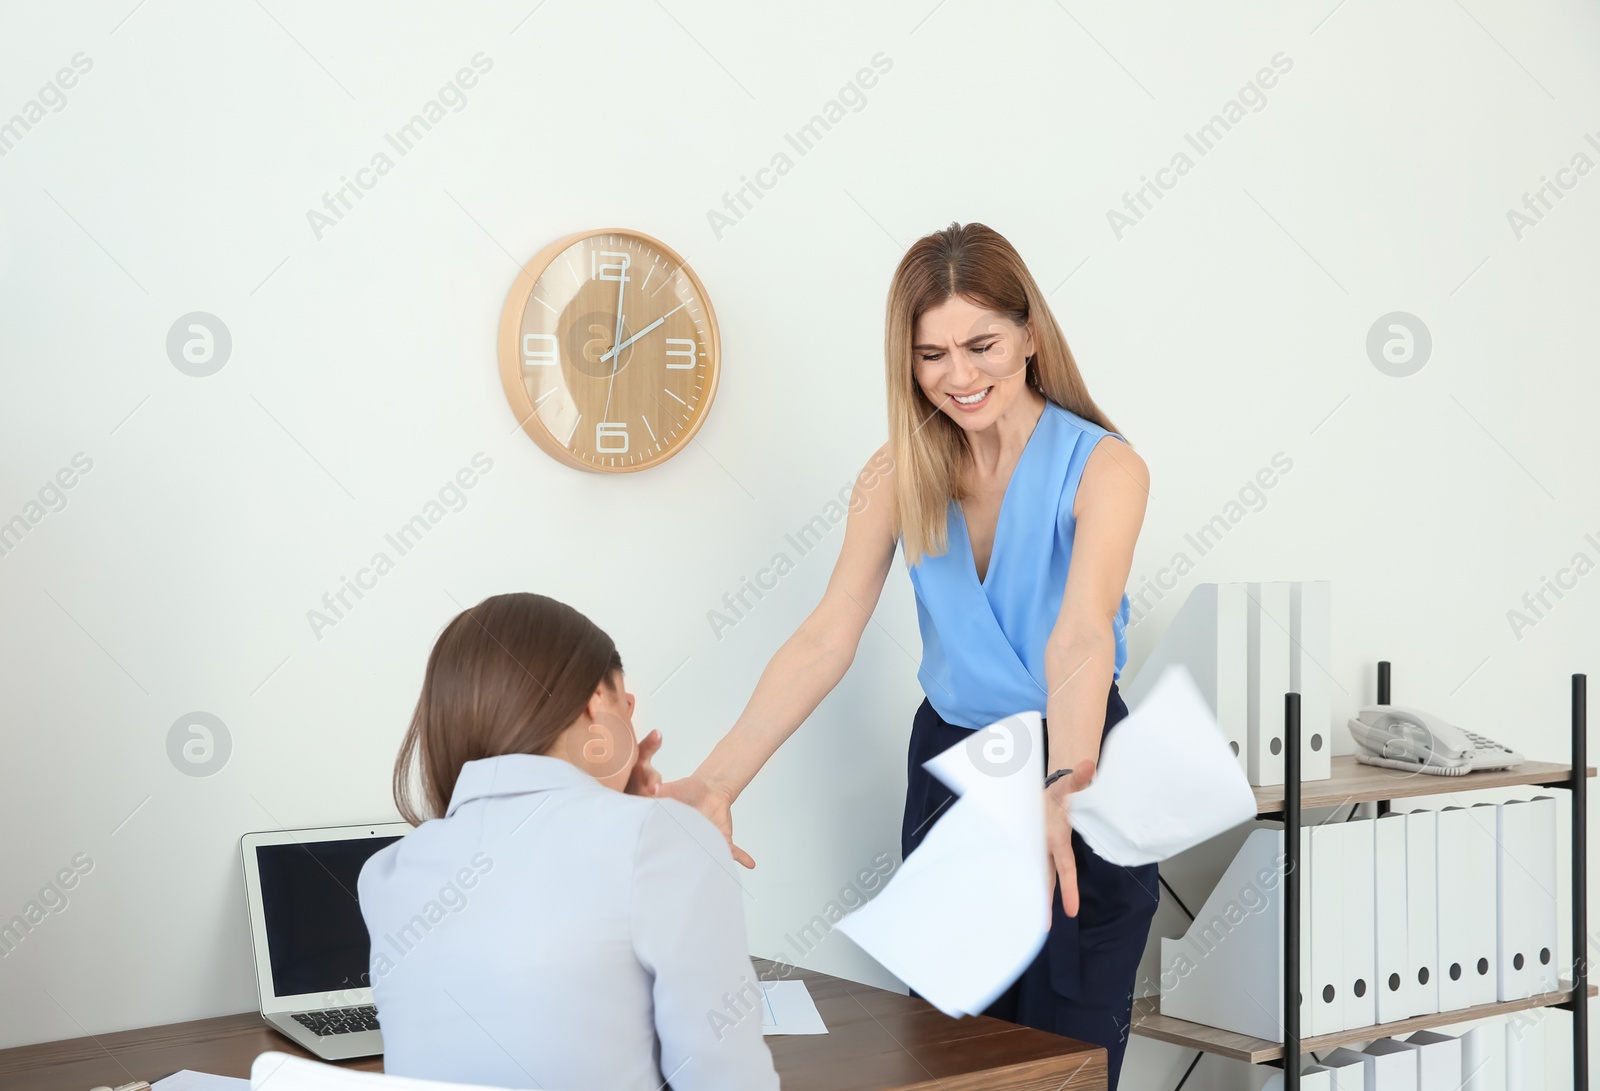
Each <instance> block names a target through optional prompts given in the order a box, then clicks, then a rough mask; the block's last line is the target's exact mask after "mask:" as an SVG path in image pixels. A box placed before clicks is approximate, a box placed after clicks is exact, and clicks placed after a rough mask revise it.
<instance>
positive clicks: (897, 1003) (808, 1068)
mask: <svg viewBox="0 0 1600 1091" xmlns="http://www.w3.org/2000/svg"><path fill="white" fill-rule="evenodd" d="M756 968H757V969H758V970H760V971H761V974H762V976H763V977H774V976H777V975H776V973H775V967H774V966H773V964H771V963H768V962H766V961H764V960H761V959H757V960H756ZM789 976H790V978H791V979H793V978H794V977H799V978H802V979H803V980H804V981H805V983H806V985H807V986H808V987H809V988H810V990H811V996H812V998H813V999H814V1000H815V1001H816V1003H817V1010H818V1011H819V1012H820V1013H821V1014H822V1020H823V1022H824V1023H826V1024H827V1025H828V1033H827V1034H822V1035H771V1036H769V1037H768V1038H767V1044H768V1045H769V1046H770V1047H771V1048H772V1059H773V1062H774V1063H775V1064H776V1065H777V1068H778V1073H779V1075H780V1077H781V1078H782V1081H783V1088H784V1091H978V1089H980V1088H981V1089H983V1091H1104V1089H1105V1086H1106V1051H1105V1050H1104V1049H1101V1048H1100V1047H1099V1046H1090V1045H1087V1044H1085V1043H1083V1042H1078V1041H1074V1040H1073V1039H1071V1038H1062V1037H1059V1036H1057V1035H1054V1034H1047V1033H1045V1032H1044V1031H1040V1030H1031V1029H1029V1028H1027V1027H1020V1026H1017V1025H1015V1024H1013V1023H1007V1022H1003V1021H1001V1020H998V1019H986V1018H983V1017H981V1016H980V1017H977V1018H968V1019H951V1018H949V1017H947V1016H945V1015H944V1014H943V1013H941V1012H940V1011H939V1010H938V1009H937V1008H934V1007H933V1006H932V1005H930V1004H928V1003H926V1002H925V1001H922V1000H914V999H912V998H911V997H909V996H901V995H900V994H899V993H893V992H887V991H885V990H883V989H876V988H873V987H872V986H870V985H858V984H856V983H855V982H853V981H845V980H843V979H842V978H837V977H830V976H828V975H827V974H819V973H813V972H812V971H810V970H798V971H795V972H793V973H791V974H790V975H789ZM269 1049H275V1050H279V1051H281V1052H284V1053H292V1054H295V1055H297V1056H302V1057H303V1056H307V1054H306V1053H305V1052H304V1051H303V1050H301V1049H300V1047H299V1046H297V1045H295V1044H294V1043H293V1042H291V1041H290V1040H289V1039H287V1038H285V1037H283V1036H282V1035H280V1034H278V1033H277V1032H276V1031H274V1030H273V1029H272V1028H270V1027H268V1026H267V1025H266V1023H264V1022H262V1020H261V1016H260V1015H258V1014H256V1013H254V1012H245V1013H243V1014H240V1015H223V1016H218V1017H217V1018H215V1019H197V1020H195V1021H194V1022H191V1023H173V1024H170V1025H168V1026H164V1027H149V1028H146V1029H143V1030H126V1031H120V1032H118V1033H115V1034H102V1035H99V1036H97V1037H94V1038H70V1039H67V1040H65V1041H60V1042H48V1043H44V1044H42V1045H33V1046H19V1047H17V1048H16V1049H8V1050H0V1087H3V1088H5V1089H6V1091H89V1088H91V1087H94V1086H96V1085H97V1084H107V1085H110V1086H112V1087H115V1086H116V1085H117V1084H121V1083H128V1082H130V1081H132V1080H136V1079H137V1080H149V1081H150V1082H151V1083H154V1082H155V1081H156V1080H158V1079H160V1078H161V1077H163V1076H169V1075H171V1074H172V1073H173V1072H176V1071H177V1070H178V1069H180V1068H192V1069H194V1070H196V1071H199V1072H213V1073H216V1074H218V1075H223V1076H249V1075H250V1062H251V1061H253V1060H254V1059H255V1057H256V1055H257V1054H259V1053H262V1052H265V1051H266V1050H269ZM346 1063H347V1064H348V1065H349V1066H350V1067H353V1068H358V1069H363V1070H366V1071H369V1072H378V1071H382V1068H383V1064H382V1060H381V1059H380V1058H377V1057H372V1058H368V1059H366V1060H362V1061H351V1062H346Z"/></svg>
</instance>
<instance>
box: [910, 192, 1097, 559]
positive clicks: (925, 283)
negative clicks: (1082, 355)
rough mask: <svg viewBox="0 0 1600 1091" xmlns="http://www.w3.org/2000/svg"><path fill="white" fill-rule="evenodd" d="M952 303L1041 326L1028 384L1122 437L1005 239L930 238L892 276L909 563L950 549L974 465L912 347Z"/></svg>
mask: <svg viewBox="0 0 1600 1091" xmlns="http://www.w3.org/2000/svg"><path fill="white" fill-rule="evenodd" d="M954 296H961V297H963V298H965V299H967V300H969V301H971V302H972V303H973V304H974V305H975V306H979V307H983V308H986V309H988V310H991V311H998V312H999V313H1001V314H1004V315H1006V316H1008V317H1009V318H1010V319H1011V321H1012V322H1014V323H1015V324H1016V325H1018V326H1021V325H1023V324H1025V323H1026V322H1027V321H1028V320H1029V319H1030V318H1031V319H1033V343H1034V355H1033V356H1030V357H1029V358H1028V363H1027V369H1028V374H1027V381H1028V383H1029V385H1031V386H1032V387H1034V389H1036V390H1038V391H1039V392H1040V393H1041V394H1043V395H1044V396H1045V397H1046V398H1048V399H1049V400H1050V401H1052V402H1054V403H1055V404H1056V405H1059V406H1061V407H1062V408H1064V409H1068V410H1070V411H1072V412H1073V413H1076V414H1077V415H1078V416H1080V417H1082V418H1084V419H1085V420H1089V421H1093V422H1094V423H1095V424H1098V425H1099V426H1100V427H1102V428H1104V429H1106V430H1107V431H1108V432H1115V431H1116V429H1115V428H1114V427H1113V426H1112V424H1111V421H1110V419H1109V418H1108V417H1107V416H1106V415H1105V414H1104V413H1102V412H1101V411H1100V407H1099V406H1097V405H1095V403H1094V399H1093V398H1091V397H1090V396H1089V390H1088V388H1087V387H1086V386H1085V385H1084V382H1083V376H1082V375H1080V374H1079V373H1078V364H1077V361H1076V360H1074V359H1073V358H1072V350H1071V349H1070V348H1069V347H1067V339H1066V336H1065V335H1064V334H1062V332H1061V327H1060V326H1058V325H1057V324H1056V319H1055V316H1054V315H1053V314H1051V313H1050V306H1049V304H1048V303H1046V302H1045V297H1044V293H1043V292H1041V291H1040V290H1039V286H1038V285H1037V284H1036V283H1034V279H1033V275H1032V274H1031V273H1029V272H1028V267H1027V266H1026V265H1025V264H1023V261H1022V257H1021V255H1019V254H1018V253H1017V251H1016V249H1015V248H1014V247H1013V246H1012V245H1011V244H1010V243H1009V242H1007V241H1006V240H1005V238H1004V236H1002V235H1001V234H1000V233H999V232H997V231H995V230H994V229H992V228H990V227H986V226H985V225H983V224H981V223H969V224H966V225H965V226H963V225H961V224H958V223H952V224H951V225H950V226H949V227H947V228H945V229H944V230H943V231H935V232H934V233H933V234H931V235H924V236H923V237H922V238H920V239H918V240H917V241H916V242H915V243H913V244H912V245H911V249H909V250H907V251H906V253H905V257H903V258H901V259H900V265H899V267H898V268H896V269H895V271H894V280H893V281H891V282H890V284H889V302H888V308H887V316H886V319H885V322H884V335H883V348H884V362H885V365H886V369H887V374H886V377H887V380H888V389H889V448H890V451H891V453H892V454H893V456H894V466H895V468H896V470H897V471H898V472H897V474H896V475H895V476H896V483H895V508H896V510H895V527H896V529H897V530H898V531H899V532H900V534H901V538H902V542H903V546H904V549H905V556H906V561H907V563H909V564H916V563H917V562H919V561H920V560H921V559H922V557H923V555H924V554H935V555H937V554H940V553H943V552H944V551H945V548H946V546H947V544H948V542H947V534H946V530H947V519H948V511H949V505H950V502H951V501H952V500H960V499H962V498H963V496H964V495H965V492H964V490H963V489H962V487H961V482H960V471H961V469H962V468H963V467H964V466H965V465H966V462H967V460H968V458H969V457H970V453H969V450H968V447H967V439H966V433H965V432H963V431H962V429H961V427H960V426H959V425H958V424H956V423H955V422H954V421H952V420H951V419H950V418H949V417H948V416H946V415H945V413H944V412H943V410H941V409H940V408H939V407H938V406H935V405H934V404H933V403H932V402H930V401H929V400H928V398H927V396H926V395H925V394H923V392H922V388H921V387H920V386H919V385H918V384H917V381H916V378H915V376H914V374H913V362H912V349H911V344H912V341H913V340H914V338H915V331H916V327H917V319H918V318H919V317H921V316H922V314H923V313H924V312H925V311H928V310H931V309H933V308H935V307H938V306H940V305H941V304H943V303H944V302H945V301H947V300H949V299H951V298H952V297H954Z"/></svg>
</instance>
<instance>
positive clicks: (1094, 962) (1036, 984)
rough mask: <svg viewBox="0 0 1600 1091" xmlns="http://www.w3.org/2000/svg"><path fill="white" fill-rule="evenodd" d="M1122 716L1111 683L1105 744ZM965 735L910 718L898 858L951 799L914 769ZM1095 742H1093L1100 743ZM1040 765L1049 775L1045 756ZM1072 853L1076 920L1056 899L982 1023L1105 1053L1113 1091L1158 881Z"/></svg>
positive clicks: (923, 712) (1083, 850)
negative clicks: (1034, 945)
mask: <svg viewBox="0 0 1600 1091" xmlns="http://www.w3.org/2000/svg"><path fill="white" fill-rule="evenodd" d="M1127 715H1128V706H1127V705H1126V704H1124V703H1123V700H1122V695H1121V694H1120V693H1118V692H1117V686H1116V683H1115V682H1113V683H1112V684H1111V689H1110V692H1109V693H1108V694H1107V697H1106V724H1105V734H1109V733H1110V732H1111V729H1112V728H1113V727H1114V726H1115V725H1116V724H1117V723H1118V721H1120V720H1122V719H1123V717H1125V716H1127ZM971 734H972V731H971V729H970V728H965V727H957V726H956V725H954V724H950V723H946V722H945V721H944V720H943V719H942V718H941V717H940V716H939V714H938V713H937V712H935V711H934V710H933V706H932V705H931V704H929V703H928V702H927V700H924V701H923V702H922V705H921V707H920V708H918V709H917V715H916V719H915V720H914V721H913V722H912V725H911V746H910V752H909V754H908V756H907V767H906V811H905V819H904V821H903V822H902V824H901V827H900V853H901V856H902V857H906V856H909V855H911V853H912V852H913V851H915V850H916V848H917V846H918V845H920V844H921V843H922V839H923V837H925V836H927V833H928V830H929V829H931V828H932V827H933V825H934V823H935V822H937V821H938V818H939V816H940V815H942V814H943V813H944V811H945V809H946V808H947V807H948V806H949V804H950V803H951V802H952V800H954V798H955V796H954V794H953V793H952V792H951V791H950V789H948V788H946V787H945V785H944V783H943V782H942V781H941V780H939V778H937V777H935V776H934V775H933V774H931V773H929V772H928V771H927V770H926V769H924V768H923V767H922V763H923V762H925V761H927V760H928V759H929V758H931V757H933V756H934V755H935V754H938V753H941V752H942V751H944V750H947V749H949V748H950V747H952V746H955V745H956V744H957V743H959V742H961V741H963V740H964V739H967V738H969V737H970V736H971ZM1104 739H1105V735H1102V736H1101V741H1102V743H1103V742H1104ZM1045 747H1046V750H1048V748H1049V737H1048V734H1047V735H1046V738H1045ZM1043 761H1044V767H1045V768H1046V769H1048V768H1049V755H1048V753H1046V754H1045V755H1043ZM1072 851H1073V855H1074V856H1075V857H1076V858H1077V865H1078V915H1077V916H1076V917H1069V916H1067V914H1066V910H1065V909H1063V908H1062V905H1061V892H1060V890H1057V891H1056V899H1055V909H1054V914H1053V916H1052V919H1051V922H1050V935H1049V937H1048V938H1047V939H1046V940H1045V945H1044V948H1043V950H1041V951H1040V952H1039V956H1038V957H1037V958H1036V959H1034V961H1033V964H1032V965H1030V966H1029V967H1028V968H1027V969H1026V970H1024V971H1023V972H1022V976H1021V977H1019V978H1018V979H1017V980H1016V981H1015V982H1014V983H1013V984H1012V985H1011V987H1010V988H1009V989H1007V990H1006V991H1005V992H1004V993H1003V994H1001V996H1000V997H999V999H997V1000H996V1001H995V1002H994V1003H993V1004H992V1005H990V1006H989V1007H988V1008H987V1009H985V1011H984V1014H985V1015H992V1016H994V1017H995V1018H998V1019H1005V1020H1008V1021H1010V1022H1013V1023H1020V1024H1022V1025H1023V1026H1029V1027H1036V1028H1038V1029H1039V1030H1047V1031H1050V1032H1052V1033H1054V1034H1061V1035H1065V1036H1066V1037H1068V1038H1077V1039H1078V1040H1080V1041H1084V1042H1090V1043H1092V1044H1094V1045H1097V1046H1104V1047H1105V1050H1106V1055H1107V1069H1108V1074H1109V1076H1108V1084H1107V1087H1108V1091H1115V1089H1116V1086H1117V1076H1118V1073H1119V1072H1120V1070H1121V1068H1122V1056H1123V1053H1124V1051H1125V1050H1126V1049H1127V1044H1128V1026H1129V1016H1130V1014H1131V1012H1132V1008H1133V985H1134V978H1135V976H1136V975H1137V974H1138V970H1139V959H1140V957H1141V956H1142V955H1143V954H1144V948H1145V941H1146V940H1147V939H1148V937H1149V935H1150V922H1151V920H1152V919H1153V918H1154V917H1155V912H1156V906H1157V904H1159V902H1160V898H1161V894H1160V890H1159V880H1158V878H1157V869H1156V865H1155V864H1144V865H1142V866H1140V867H1133V868H1126V867H1122V866H1121V865H1119V864H1113V863H1111V862H1109V861H1107V860H1103V859H1101V858H1100V857H1099V856H1097V855H1095V853H1094V851H1093V850H1092V849H1090V848H1089V846H1088V845H1086V844H1084V841H1083V838H1081V837H1079V836H1078V834H1077V832H1076V831H1074V832H1073V834H1072Z"/></svg>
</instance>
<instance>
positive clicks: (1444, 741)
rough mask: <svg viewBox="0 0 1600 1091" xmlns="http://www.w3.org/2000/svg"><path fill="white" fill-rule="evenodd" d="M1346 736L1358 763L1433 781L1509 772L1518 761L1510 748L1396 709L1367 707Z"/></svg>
mask: <svg viewBox="0 0 1600 1091" xmlns="http://www.w3.org/2000/svg"><path fill="white" fill-rule="evenodd" d="M1350 734H1351V735H1353V736H1355V740H1356V746H1357V747H1358V749H1357V751H1356V760H1357V761H1359V762H1361V763H1363V764H1365V765H1381V766H1384V767H1386V768H1389V769H1405V770H1407V771H1410V772H1416V773H1428V774H1431V775H1433V776H1440V777H1459V776H1464V775H1466V774H1467V773H1471V772H1474V771H1475V770H1479V769H1509V768H1510V767H1511V766H1513V765H1516V764H1517V763H1519V762H1520V761H1522V755H1521V754H1519V753H1517V752H1516V751H1515V750H1513V749H1511V748H1510V747H1509V746H1502V745H1501V744H1500V743H1497V742H1495V741H1494V740H1493V739H1489V738H1485V737H1484V736H1482V735H1479V734H1478V733H1477V732H1474V731H1463V730H1462V729H1461V728H1459V727H1453V726H1451V725H1450V724H1447V723H1445V722H1444V721H1443V720H1441V719H1440V718H1439V717H1437V716H1434V715H1431V714H1429V713H1427V712H1423V711H1422V710H1421V709H1416V708H1406V707H1404V706H1401V705H1367V706H1366V707H1364V708H1362V710H1361V712H1360V714H1359V715H1357V716H1355V717H1352V718H1351V720H1350Z"/></svg>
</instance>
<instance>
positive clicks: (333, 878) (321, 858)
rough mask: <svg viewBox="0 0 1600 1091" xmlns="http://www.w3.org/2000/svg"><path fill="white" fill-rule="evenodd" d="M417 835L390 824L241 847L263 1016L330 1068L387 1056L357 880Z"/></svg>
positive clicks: (267, 838) (254, 837)
mask: <svg viewBox="0 0 1600 1091" xmlns="http://www.w3.org/2000/svg"><path fill="white" fill-rule="evenodd" d="M410 830H411V827H410V826H409V825H407V824H406V823H404V822H385V823H374V824H371V825H366V826H331V827H325V828H323V829H317V830H277V831H274V832H271V833H247V834H245V835H244V837H243V838H242V839H241V840H240V849H241V853H242V855H243V857H244V888H245V901H246V903H247V904H248V906H249V910H250V937H251V941H252V943H253V945H254V947H255V963H256V988H257V991H258V992H259V993H260V994H261V1017H262V1018H263V1019H265V1020H266V1021H267V1022H268V1023H269V1024H270V1025H271V1026H272V1027H273V1028H275V1029H276V1030H278V1031H279V1032H280V1033H282V1034H284V1035H285V1036H287V1037H289V1038H292V1039H293V1040H294V1041H296V1042H297V1043H299V1044H300V1045H301V1046H304V1047H305V1048H306V1049H307V1050H309V1051H310V1052H312V1053H313V1054H315V1055H316V1056H318V1057H321V1058H322V1059H323V1060H328V1061H339V1060H345V1059H347V1058H350V1057H370V1056H374V1055H376V1054H380V1053H382V1052H383V1033H382V1031H381V1030H379V1028H378V1012H377V1009H376V1008H375V1007H374V1006H373V1003H372V988H371V983H370V981H369V980H368V966H369V961H368V960H369V956H370V954H371V941H370V939H369V938H368V936H367V925H366V922H365V921H364V920H363V919H362V917H361V905H360V903H359V902H358V901H357V900H356V879H357V877H358V876H359V875H360V874H361V866H362V865H363V864H365V863H366V862H367V859H368V858H369V857H370V856H371V855H372V854H373V853H375V852H377V851H378V850H379V849H381V848H383V847H384V846H385V845H392V844H394V843H395V842H396V841H398V840H399V839H400V838H401V837H402V836H403V835H404V834H406V833H408V832H410Z"/></svg>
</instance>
